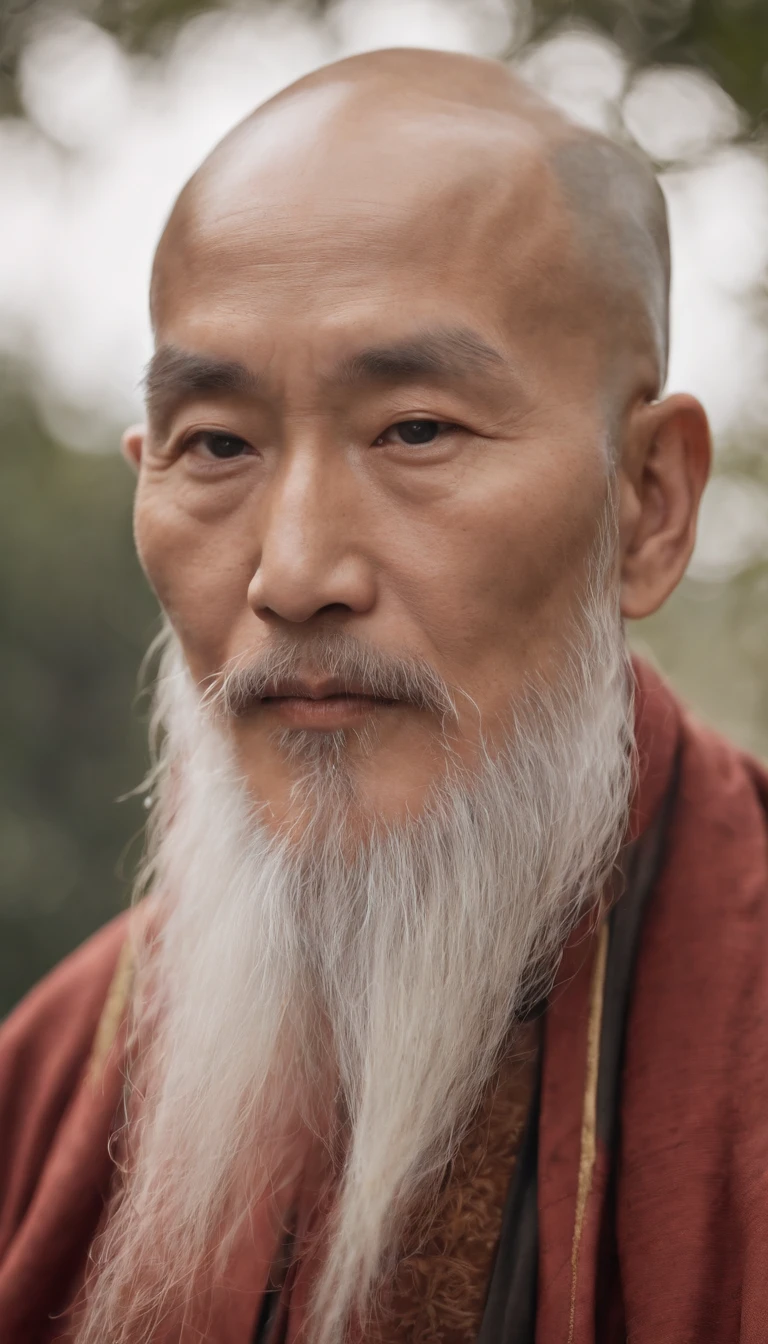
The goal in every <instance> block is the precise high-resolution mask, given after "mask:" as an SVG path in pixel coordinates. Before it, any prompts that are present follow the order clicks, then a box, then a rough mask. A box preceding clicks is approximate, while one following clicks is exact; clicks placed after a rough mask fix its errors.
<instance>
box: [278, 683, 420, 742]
mask: <svg viewBox="0 0 768 1344" xmlns="http://www.w3.org/2000/svg"><path fill="white" fill-rule="evenodd" d="M397 703H398V702H397V701H395V700H380V699H377V697H376V696H373V695H365V694H363V693H361V692H358V691H352V690H340V691H324V692H323V693H322V694H320V693H318V691H317V690H316V689H314V688H313V693H312V694H309V693H307V691H305V690H303V688H302V690H299V689H298V688H297V690H296V691H291V693H290V694H287V693H286V694H283V695H264V696H262V698H261V705H262V708H263V709H265V710H267V712H268V713H269V714H271V715H274V716H275V717H276V718H277V719H279V721H280V722H281V723H283V724H285V726H286V727H289V728H315V729H317V730H318V731H320V732H327V733H329V732H333V731H334V730H336V729H338V728H348V727H352V726H353V725H354V724H356V723H360V722H361V721H362V720H363V719H366V718H369V717H370V715H372V714H376V713H380V712H381V711H382V710H385V709H392V708H394V706H395V705H396V704H397Z"/></svg>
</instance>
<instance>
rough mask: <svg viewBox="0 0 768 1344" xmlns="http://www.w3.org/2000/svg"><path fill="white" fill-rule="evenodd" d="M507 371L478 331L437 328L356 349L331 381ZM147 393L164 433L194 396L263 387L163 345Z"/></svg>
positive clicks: (247, 392)
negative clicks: (173, 418)
mask: <svg viewBox="0 0 768 1344" xmlns="http://www.w3.org/2000/svg"><path fill="white" fill-rule="evenodd" d="M504 369H506V360H505V359H504V356H503V355H502V354H501V353H500V352H499V351H498V350H496V349H494V347H493V346H492V345H489V344H488V342H487V341H485V340H483V338H482V337H481V336H479V335H478V334H477V333H476V332H474V331H471V330H470V329H469V328H466V327H456V328H438V329H437V330H434V331H433V330H430V331H424V332H421V333H420V334H417V335H415V336H410V337H408V338H407V339H405V340H400V341H392V342H389V343H387V344H382V345H372V346H368V347H367V348H366V349H364V350H358V351H357V352H356V354H354V355H350V356H349V357H348V358H345V359H343V360H341V361H340V363H339V364H337V365H336V367H335V369H334V370H333V372H332V373H331V375H330V376H329V377H328V379H327V381H328V382H329V383H337V384H341V385H342V386H347V387H349V386H353V385H354V384H355V383H363V382H378V383H393V382H413V381H415V380H416V379H418V378H428V379H432V380H434V381H438V382H449V381H451V380H455V379H457V378H466V377H468V376H470V375H471V374H473V373H487V372H495V373H499V372H501V371H502V370H504ZM506 371H507V373H508V372H509V370H508V369H507V370H506ZM143 388H144V397H145V401H146V407H147V415H148V418H149V421H150V423H151V424H152V425H153V427H154V428H155V429H157V430H158V431H160V432H162V431H164V430H165V429H167V427H168V425H169V423H170V421H171V419H172V417H173V415H174V413H175V411H176V410H178V408H179V406H181V405H183V404H184V402H186V401H192V400H193V399H194V398H196V397H227V396H238V397H248V396H251V397H252V396H257V395H259V394H261V393H263V390H264V384H263V380H262V379H260V378H259V376H258V374H256V373H254V372H253V371H252V370H251V369H248V368H246V366H245V365H244V364H241V363H240V362H239V361H238V360H233V359H219V358H217V357H216V356H215V355H203V354H199V353H196V352H195V351H192V350H182V349H181V348H180V347H179V346H175V345H160V346H158V348H157V350H156V351H155V353H154V354H153V356H152V358H151V359H150V361H149V363H148V364H147V368H146V371H145V374H144V379H143Z"/></svg>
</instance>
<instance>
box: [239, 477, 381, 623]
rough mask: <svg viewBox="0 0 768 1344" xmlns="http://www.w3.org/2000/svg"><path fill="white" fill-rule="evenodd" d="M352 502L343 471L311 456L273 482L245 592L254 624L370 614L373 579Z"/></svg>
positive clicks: (357, 510)
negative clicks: (259, 619)
mask: <svg viewBox="0 0 768 1344" xmlns="http://www.w3.org/2000/svg"><path fill="white" fill-rule="evenodd" d="M355 494H356V492H355V490H354V488H353V485H352V483H350V482H349V481H348V480H347V479H346V476H345V473H344V470H343V466H342V465H341V464H339V463H338V462H334V463H333V466H331V464H330V463H328V462H323V461H322V460H321V459H320V458H319V456H315V455H313V454H309V453H303V454H297V455H296V457H295V459H294V460H293V461H292V462H290V463H289V464H288V465H287V466H286V467H285V469H284V470H283V471H282V472H281V473H280V475H279V476H278V477H277V478H276V479H275V480H274V481H273V483H272V487H271V489H270V492H269V495H268V497H267V500H266V501H265V515H264V522H263V533H262V541H261V551H260V555H259V561H258V565H257V568H256V572H255V573H254V576H253V578H252V580H251V583H250V585H249V588H248V603H249V605H250V607H251V609H252V610H253V611H254V612H255V614H256V615H257V616H261V617H262V618H269V617H270V616H272V617H278V618H279V619H281V620H283V621H289V622H291V623H303V622H305V621H309V620H311V619H312V617H313V616H317V615H319V614H320V613H321V612H326V611H331V610H338V611H340V612H351V613H356V614H361V613H363V612H365V611H368V610H370V608H371V607H372V606H373V604H374V601H375V596H376V593H375V575H374V568H373V565H372V564H371V562H370V560H369V559H368V558H367V557H366V555H365V553H364V550H363V549H362V547H361V546H360V544H359V543H358V540H357V539H358V538H359V537H360V536H361V535H362V533H363V528H362V520H361V518H360V503H359V500H357V499H356V498H355Z"/></svg>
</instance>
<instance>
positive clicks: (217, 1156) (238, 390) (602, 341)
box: [79, 51, 708, 1344]
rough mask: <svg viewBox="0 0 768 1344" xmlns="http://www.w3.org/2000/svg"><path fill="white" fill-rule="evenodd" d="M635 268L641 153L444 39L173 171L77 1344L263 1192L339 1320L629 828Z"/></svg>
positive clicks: (637, 388) (648, 579) (194, 1292)
mask: <svg viewBox="0 0 768 1344" xmlns="http://www.w3.org/2000/svg"><path fill="white" fill-rule="evenodd" d="M668 280H669V262H668V248H667V233H666V220H665V213H664V205H663V201H662V197H661V194H660V192H659V189H658V186H657V185H656V183H655V181H654V178H653V175H652V173H651V172H650V170H649V168H648V167H647V166H646V165H645V164H644V163H642V162H641V161H639V160H638V159H637V158H636V157H635V156H634V155H633V154H632V153H630V152H629V151H627V150H625V149H622V148H620V147H617V146H614V145H612V144H611V143H610V142H609V141H607V140H605V139H603V138H601V137H599V136H595V135H592V134H590V133H588V132H586V131H582V130H579V129H577V128H575V127H573V126H571V125H570V124H569V123H568V122H567V121H566V120H565V119H564V118H563V117H561V116H560V114H559V113H558V112H556V111H555V110H554V109H553V108H551V107H549V106H548V105H547V104H546V103H544V102H543V101H542V100H541V99H539V98H537V97H536V96H535V94H534V93H532V92H531V91H530V90H529V89H528V88H526V86H525V85H524V84H522V83H520V82H519V81H518V80H517V79H515V78H514V77H513V76H512V75H511V74H510V73H509V71H508V70H507V69H506V68H505V67H504V66H503V65H500V64H497V63H493V62H484V61H478V60H474V59H470V58H468V57H461V56H449V55H442V54H436V53H431V52H423V51H418V52H417V51H385V52H378V53H375V54H374V55H371V56H363V57H356V58H354V59H352V60H348V61H342V62H340V63H339V64H337V65H334V66H330V67H329V68H327V69H325V70H321V71H318V72H317V73H316V74H313V75H311V76H310V77H309V78H307V79H304V80H302V81H300V82H299V83H298V84H295V85H293V86H292V88H290V89H288V90H286V91H285V92H284V93H282V94H280V95H279V96H278V97H277V98H274V99H272V100H271V102H269V103H267V104H265V105H264V106H263V107H262V108H260V109H258V111H256V112H255V113H254V114H253V115H252V116H251V117H249V118H248V119H247V120H246V121H244V122H243V123H242V124H241V125H240V126H238V127H237V128H236V129H235V130H234V131H233V132H232V133H231V134H230V135H229V136H227V138H226V139H225V140H223V141H222V143H221V144H220V145H219V146H218V147H217V148H216V149H215V150H214V152H213V153H212V154H211V156H210V157H209V158H208V159H207V160H206V162H205V163H204V164H203V165H202V167H201V168H200V169H199V171H198V172H197V173H196V174H195V176H194V177H193V178H192V179H191V181H190V182H189V183H188V184H187V186H186V187H185V188H184V190H183V192H182V193H181V196H180V197H179V200H178V202H177V204H176V206H175V208H174V210H173V214H172V216H171V218H170V220H169V222H168V225H167V228H166V230H165V233H164V235H163V238H162V240H161V242H160V246H159V248H158V252H157V257H156V262H155V268H154V275H153V280H152V317H153V324H154V331H155V338H156V350H155V353H154V355H153V358H152V360H151V362H150V366H149V369H148V372H147V380H146V393H147V397H146V401H147V425H146V427H136V429H135V430H132V431H129V433H128V434H127V435H126V439H125V446H126V450H127V453H128V455H129V457H130V458H131V459H132V460H133V461H134V462H135V463H136V465H137V467H138V469H139V475H138V487H137V494H136V511H135V535H136V539H137V545H138V550H139V554H140V557H141V560H142V563H143V565H144V568H145V570H146V573H147V575H148V577H149V579H150V581H151V582H152V584H153V586H154V588H155V591H156V592H157V594H158V597H159V599H160V602H161V604H162V606H163V608H164V611H165V613H166V616H167V618H168V636H167V640H168V643H167V652H166V659H165V671H166V674H167V675H165V676H164V677H163V678H161V684H160V689H159V695H158V700H157V705H156V714H155V716H154V720H153V722H154V724H155V727H156V728H157V729H158V730H159V731H160V740H161V741H162V742H163V749H162V752H161V755H160V758H159V760H158V762H157V770H156V773H155V777H154V783H153V795H154V796H155V799H156V801H155V802H154V804H153V812H152V818H153V826H152V840H151V847H150V855H149V864H148V869H147V881H148V883H149V884H150V886H151V889H152V891H153V896H154V897H155V901H156V905H153V908H156V909H157V912H158V916H159V918H158V924H159V926H160V927H159V930H158V933H159V936H158V937H157V938H156V937H155V936H154V933H153V932H152V931H151V930H150V931H149V933H148V937H147V940H146V942H145V943H143V944H142V945H141V946H140V947H139V949H138V955H137V966H138V970H137V980H136V985H137V988H136V993H135V1008H136V1011H135V1020H134V1031H133V1042H134V1049H133V1051H132V1054H135V1057H136V1060H137V1068H136V1072H135V1074H134V1081H135V1092H134V1097H133V1099H132V1101H133V1107H132V1108H131V1107H130V1106H129V1111H128V1114H129V1120H128V1138H127V1146H126V1154H127V1158H126V1162H125V1167H124V1175H125V1179H124V1182H123V1184H122V1186H121V1187H119V1188H118V1191H117V1198H116V1202H115V1204H114V1206H113V1209H112V1212H111V1214H110V1217H109V1219H108V1222H107V1228H106V1240H105V1241H103V1242H101V1243H100V1244H99V1245H98V1246H97V1248H96V1251H95V1260H96V1274H95V1280H94V1285H95V1286H93V1285H91V1286H89V1296H90V1301H89V1304H88V1309H87V1313H86V1320H85V1324H84V1326H83V1330H82V1332H81V1335H80V1336H79V1344H102V1341H104V1340H106V1339H108V1340H110V1341H111V1344H144V1341H145V1340H147V1339H149V1338H150V1337H153V1336H154V1331H153V1328H152V1327H153V1324H154V1322H155V1321H157V1320H159V1319H160V1318H162V1320H163V1329H165V1322H166V1319H170V1320H171V1321H173V1322H175V1320H176V1319H177V1318H178V1319H184V1320H185V1323H186V1320H187V1318H186V1316H185V1312H186V1310H187V1306H188V1304H192V1303H197V1302H200V1303H201V1304H202V1307H203V1308H205V1311H204V1312H203V1314H204V1315H205V1313H206V1312H207V1308H208V1305H209V1303H210V1304H211V1305H212V1304H213V1303H214V1301H215V1293H216V1292H217V1291H218V1290H219V1289H220V1288H221V1286H222V1285H223V1284H224V1283H225V1282H226V1276H225V1269H226V1262H227V1259H228V1257H229V1256H230V1255H233V1256H235V1257H236V1256H237V1255H238V1254H239V1249H238V1248H239V1246H240V1242H239V1241H238V1238H239V1237H240V1236H241V1235H242V1236H243V1237H246V1238H249V1237H251V1238H253V1240H252V1242H250V1243H249V1244H248V1245H247V1246H245V1247H244V1248H245V1250H246V1251H247V1253H248V1254H249V1255H250V1254H252V1253H253V1250H254V1246H255V1229H256V1228H258V1227H261V1228H262V1229H263V1230H264V1238H265V1239H266V1240H265V1243H264V1244H265V1247H266V1252H265V1253H266V1265H268V1264H269V1263H270V1262H271V1261H272V1260H273V1252H272V1251H271V1250H269V1248H268V1246H267V1242H270V1244H271V1242H272V1241H274V1238H275V1237H276V1236H277V1234H278V1230H279V1228H281V1227H282V1228H283V1229H285V1228H286V1227H287V1226H288V1224H287V1223H286V1222H285V1219H286V1217H288V1216H289V1215H290V1205H293V1208H294V1210H297V1211H298V1218H299V1228H302V1226H303V1227H304V1229H305V1230H304V1233H303V1236H300V1238H299V1240H297V1243H296V1251H295V1254H296V1256H297V1257H298V1269H297V1275H298V1276H299V1277H298V1278H297V1280H296V1282H297V1288H296V1293H297V1295H298V1298H299V1299H301V1294H302V1292H303V1291H304V1290H303V1289H302V1287H301V1284H302V1279H301V1274H302V1273H304V1274H305V1278H304V1280H303V1282H304V1283H306V1284H307V1285H308V1286H307V1290H306V1291H307V1294H308V1295H307V1296H306V1298H305V1300H306V1301H307V1302H308V1303H309V1310H310V1321H309V1324H308V1329H307V1338H311V1339H312V1340H313V1341H314V1344H341V1341H343V1340H344V1339H347V1338H349V1332H348V1328H347V1327H348V1326H349V1325H350V1324H352V1326H353V1332H357V1327H358V1326H359V1327H360V1337H365V1338H370V1332H369V1331H368V1330H367V1322H368V1320H369V1319H370V1315H371V1312H372V1311H373V1310H375V1309H377V1308H378V1306H379V1305H382V1306H386V1296H387V1293H388V1292H390V1290H391V1289H392V1287H393V1283H392V1280H391V1278H390V1273H391V1271H392V1270H393V1269H394V1268H395V1266H396V1265H397V1263H398V1260H400V1259H402V1257H403V1256H405V1259H406V1262H407V1258H408V1247H409V1245H412V1244H414V1238H416V1239H418V1235H419V1233H420V1231H421V1230H422V1229H423V1228H424V1227H425V1226H426V1225H427V1224H428V1223H429V1220H430V1218H431V1217H432V1216H433V1214H434V1210H435V1205H434V1197H435V1194H436V1192H437V1191H438V1189H439V1187H440V1186H441V1183H442V1181H443V1178H444V1176H445V1174H446V1172H447V1171H448V1170H449V1169H450V1164H451V1162H452V1161H453V1159H454V1158H455V1156H456V1153H457V1146H458V1144H459V1143H460V1141H461V1136H462V1134H463V1133H465V1132H466V1130H467V1126H468V1125H470V1124H471V1123H472V1118H473V1116H475V1115H476V1114H477V1108H478V1106H479V1105H480V1104H481V1102H482V1098H483V1096H484V1095H485V1094H486V1090H487V1089H489V1088H491V1089H492V1088H493V1087H494V1086H495V1081H494V1080H495V1078H497V1077H498V1069H499V1061H500V1060H502V1059H503V1060H504V1061H505V1063H504V1064H503V1065H502V1067H506V1064H507V1062H510V1065H511V1056H512V1055H513V1054H514V1051H515V1049H516V1048H517V1044H518V1036H517V1026H518V1021H519V1017H520V1015H521V1014H522V1013H524V1012H525V1011H526V1010H527V1009H528V1008H529V1007H530V1004H531V1003H532V1002H534V1001H537V1000H539V999H540V998H541V997H542V996H544V995H545V994H546V991H547V988H548V986H549V985H550V984H551V983H552V977H553V975H554V973H555V970H556V968H557V964H558V961H559V958H560V956H561V953H562V949H563V946H564V943H565V940H566V938H567V936H568V933H569V931H570V930H571V929H572V928H573V927H574V925H575V923H576V922H577V921H578V920H579V919H580V918H581V917H583V916H585V915H586V914H587V913H589V912H591V913H593V914H596V912H597V910H598V908H599V906H600V902H601V898H602V894H603V887H604V882H605V880H606V878H607V876H608V874H609V873H610V871H611V869H612V865H613V862H614V858H615V856H616V853H617V850H618V847H619V845H620V842H621V839H622V836H623V835H624V833H625V830H626V825H627V818H628V811H629V799H630V793H631V787H632V771H633V761H634V757H633V749H632V746H633V744H632V686H631V678H630V676H629V673H628V666H627V652H626V645H625V639H624V630H623V623H622V618H623V616H624V615H626V614H630V615H648V614H650V612H651V611H653V610H655V609H656V607H658V605H660V603H661V602H662V601H663V600H664V598H665V596H666V595H667V594H668V593H669V592H670V591H671V589H672V587H674V584H675V583H676V582H677V581H678V580H679V578H680V575H681V574H682V571H683V569H684V567H685V564H686V561H687V558H688V556H689V555H690V550H691V546H692V542H693V535H694V523H695V512H696V507H697V504H698V498H699V495H700V491H701V488H702V487H703V483H704V479H705V476H706V467H707V462H708V436H707V430H706V419H705V417H704V415H703V412H702V410H701V408H700V407H698V404H697V403H695V402H693V399H686V398H684V397H680V396H678V397H667V398H664V399H663V400H659V398H658V394H659V390H660V386H661V383H662V381H663V377H664V367H665V362H666V343H667V290H668ZM163 732H164V734H165V735H164V736H163ZM153 928H154V916H153ZM313 1172H314V1175H313ZM291 1173H293V1174H291ZM294 1180H295V1181H298V1182H299V1185H300V1189H299V1190H298V1192H297V1196H296V1198H294V1195H293V1194H292V1193H291V1187H292V1182H293V1181H294ZM317 1180H320V1183H321V1186H322V1197H320V1196H319V1195H318V1197H317V1199H315V1195H317V1186H316V1182H317ZM313 1182H315V1184H314V1185H313ZM313 1190H314V1191H315V1194H313ZM296 1199H298V1203H297V1202H296ZM313 1201H314V1204H315V1205H316V1207H313ZM318 1201H319V1202H318ZM305 1207H306V1208H307V1209H308V1210H309V1211H310V1214H311V1216H310V1220H309V1223H306V1222H304V1213H303V1209H304V1208H305ZM259 1236H261V1234H259ZM219 1247H220V1248H221V1254H218V1253H217V1255H214V1254H213V1251H214V1248H219ZM278 1251H279V1248H278V1246H277V1245H275V1250H274V1255H275V1256H278ZM315 1251H316V1252H317V1258H316V1259H314V1260H313V1256H314V1254H315ZM280 1254H281V1253H280ZM265 1273H266V1268H265ZM395 1296H396V1294H395ZM390 1298H391V1294H390ZM391 1300H394V1299H392V1298H391ZM292 1310H293V1308H292ZM200 1319H202V1316H201V1317H200ZM210 1319H211V1320H212V1319H213V1317H210ZM196 1320H197V1317H195V1321H196ZM293 1320H294V1318H293V1317H292V1322H293ZM195 1321H193V1320H191V1319H190V1320H189V1324H190V1326H191V1327H193V1326H194V1324H195ZM291 1328H293V1327H291ZM203 1333H205V1328H204V1330H203ZM214 1333H215V1331H214ZM300 1333H302V1332H301V1330H300ZM185 1337H186V1333H185ZM302 1337H304V1335H303V1333H302ZM419 1337H421V1335H419Z"/></svg>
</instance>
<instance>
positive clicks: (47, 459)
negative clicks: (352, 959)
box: [0, 373, 157, 1014]
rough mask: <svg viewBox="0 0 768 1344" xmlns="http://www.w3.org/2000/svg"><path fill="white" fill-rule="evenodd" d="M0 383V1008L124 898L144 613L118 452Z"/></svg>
mask: <svg viewBox="0 0 768 1344" xmlns="http://www.w3.org/2000/svg"><path fill="white" fill-rule="evenodd" d="M18 388H19V381H18V378H16V379H14V380H11V378H10V374H9V373H8V374H7V376H6V377H5V378H3V379H2V380H1V381H0V451H1V452H2V484H1V486H0V575H1V576H2V577H1V578H0V632H1V633H0V684H2V687H3V694H2V697H0V743H2V752H1V753H0V854H1V855H2V862H0V1014H2V1012H3V1011H4V1010H6V1009H7V1008H8V1007H10V1005H11V1004H12V1003H13V1002H14V1001H15V999H17V998H18V997H19V996H20V995H21V994H22V993H23V991H24V990H25V989H26V988H27V987H28V986H29V984H30V983H32V981H34V980H35V979H37V978H38V977H39V976H40V974H41V973H42V972H43V971H44V970H45V969H47V967H49V966H50V965H52V964H53V963H54V962H55V961H57V960H58V959H59V957H60V956H61V955H62V953H63V951H65V950H68V949H69V948H70V947H72V946H73V945H74V944H75V943H77V942H79V941H81V940H82V939H83V938H84V937H85V936H86V935H87V934H88V933H90V932H91V931H92V930H93V929H94V928H95V927H96V926H97V925H99V924H101V923H103V922H104V920H105V919H106V918H107V917H108V916H109V915H110V914H112V913H113V912H114V911H116V910H117V909H118V907H119V906H120V905H122V904H124V903H125V898H126V891H127V883H128V879H129V875H130V869H131V862H130V859H129V856H128V853H127V849H128V846H129V842H130V837H131V836H132V835H135V834H136V833H137V832H138V830H139V828H140V827H141V824H142V819H143V809H142V805H141V800H140V799H138V798H133V799H131V800H129V801H126V802H125V803H123V804H122V805H121V806H119V807H118V806H116V805H115V804H116V800H117V798H118V797H119V796H120V795H122V794H125V793H127V792H128V791H129V790H131V789H133V788H134V787H135V786H136V785H137V783H138V782H139V781H140V780H141V778H142V775H143V774H144V772H145V761H146V747H145V731H144V727H143V725H142V724H141V722H140V715H139V714H135V715H133V716H132V715H131V712H130V707H131V704H132V702H133V701H134V700H135V699H136V686H137V671H138V667H139V663H140V660H141V657H142V655H143V653H144V651H145V649H146V647H147V643H148V641H149V640H150V639H151V637H152V633H153V631H154V629H155V627H156V623H157V616H156V607H155V603H154V601H153V599H152V598H151V596H150V594H149V592H148V590H147V588H146V585H145V583H144V581H143V578H142V576H141V574H140V572H139V566H138V563H137V561H136V558H135V554H134V550H133V542H132V536H131V494H132V490H131V479H130V472H129V470H128V467H127V466H126V464H125V463H124V462H123V460H122V458H121V457H119V456H118V455H117V454H116V453H111V454H107V453H104V454H97V455H93V456H91V455H84V454H80V453H73V452H71V451H69V450H67V449H64V448H62V447H61V446H60V445H58V444H56V443H54V442H52V441H51V439H50V438H49V436H48V435H47V433H46V432H45V430H44V428H43V427H42V425H41V424H40V422H39V420H38V419H37V417H36V415H35V413H34V412H33V411H32V409H31V401H30V400H29V399H28V398H25V397H24V396H23V395H22V394H20V392H19V390H18Z"/></svg>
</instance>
